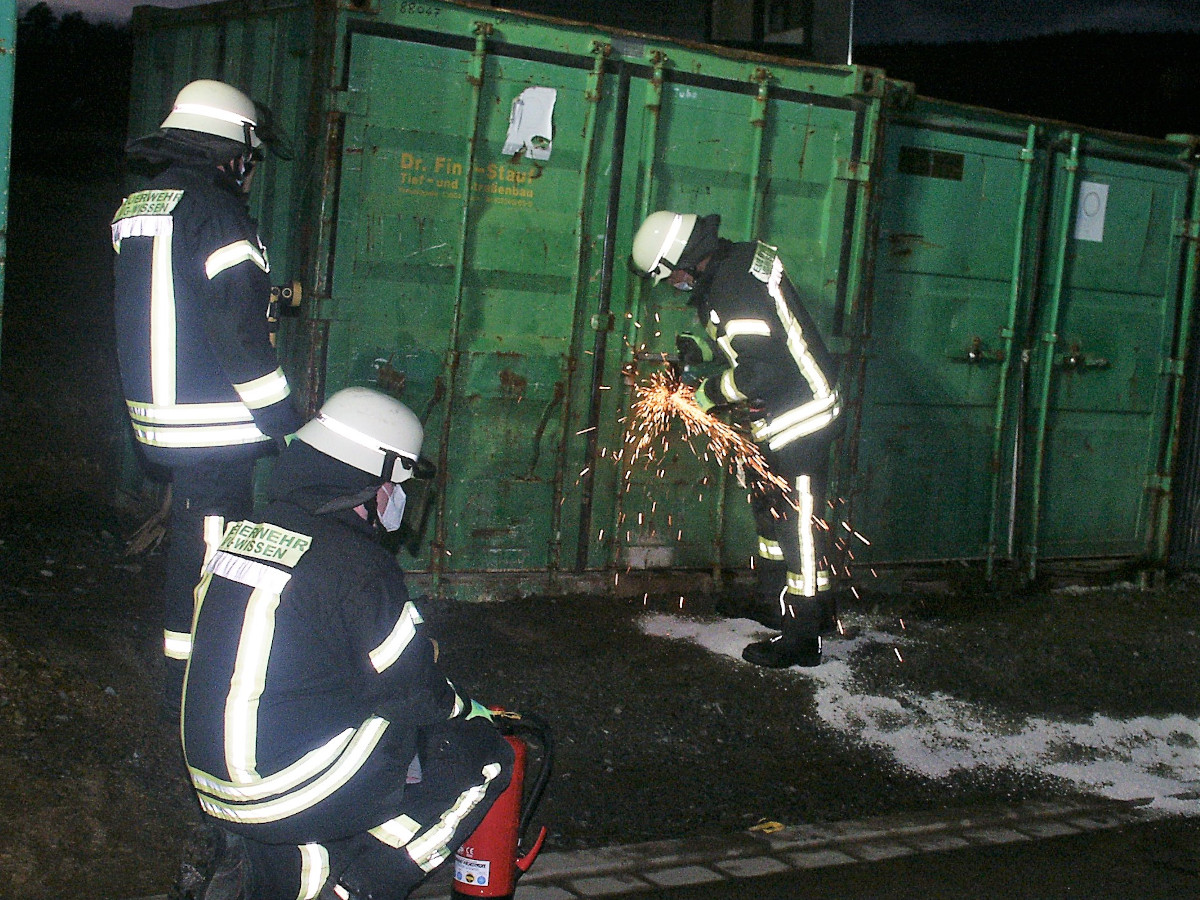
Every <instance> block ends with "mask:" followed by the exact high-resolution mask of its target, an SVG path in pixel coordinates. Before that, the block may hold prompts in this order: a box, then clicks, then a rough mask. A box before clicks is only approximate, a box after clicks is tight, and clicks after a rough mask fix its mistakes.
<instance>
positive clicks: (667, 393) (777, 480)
mask: <svg viewBox="0 0 1200 900" xmlns="http://www.w3.org/2000/svg"><path fill="white" fill-rule="evenodd" d="M630 413H631V417H630V418H631V423H630V434H629V437H628V439H627V440H628V443H629V444H631V445H632V455H631V456H630V459H631V460H634V459H637V458H638V457H639V456H642V455H644V456H645V457H646V459H647V461H648V462H649V461H653V458H654V454H655V453H656V451H657V450H658V445H659V444H660V443H661V444H662V449H663V452H666V448H667V447H668V446H669V445H668V443H667V441H666V440H665V437H666V435H667V433H668V431H669V430H670V428H671V423H672V420H674V419H678V420H679V421H680V423H681V424H682V425H683V429H684V433H685V440H686V441H687V444H688V447H689V448H691V450H692V452H693V453H695V454H696V455H697V456H704V455H705V454H701V453H700V452H698V451H697V450H696V449H695V447H692V442H691V439H692V438H693V437H696V436H698V435H704V437H705V439H706V440H707V441H708V448H709V450H710V451H711V452H712V454H713V455H714V456H715V457H716V459H717V462H718V463H720V464H721V465H723V466H728V467H730V468H733V469H734V470H736V471H739V472H745V473H746V474H747V475H748V476H750V477H749V478H748V481H750V482H751V484H752V485H753V486H754V487H755V488H756V489H758V490H760V491H762V490H766V489H768V488H769V487H775V488H776V489H778V490H780V491H782V492H783V493H784V495H785V496H786V495H787V493H788V483H787V479H785V478H781V477H780V476H778V475H776V474H775V473H774V472H772V471H771V470H770V468H769V467H768V466H767V461H766V460H765V459H764V458H763V455H762V451H760V450H759V449H758V447H756V446H755V445H754V442H753V441H751V440H750V439H749V438H748V437H746V436H745V435H744V434H742V433H741V432H740V431H738V430H736V429H735V428H733V427H731V426H730V425H727V424H726V423H724V422H722V421H721V420H720V419H717V418H715V417H714V416H710V415H709V414H708V413H706V412H705V411H704V410H702V409H701V408H700V406H699V404H698V403H696V395H695V391H694V390H693V389H692V388H690V387H687V386H686V385H684V384H682V383H680V381H679V379H678V378H676V377H675V375H674V374H673V373H671V372H669V371H668V372H655V373H653V374H652V375H651V376H650V377H649V378H648V379H647V380H646V381H645V382H643V383H642V384H639V385H638V386H637V400H636V401H635V402H634V404H633V406H632V407H631V408H630Z"/></svg>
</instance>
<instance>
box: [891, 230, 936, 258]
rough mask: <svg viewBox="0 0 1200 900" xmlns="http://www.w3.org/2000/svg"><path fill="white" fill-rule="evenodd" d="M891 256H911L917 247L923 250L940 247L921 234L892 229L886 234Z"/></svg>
mask: <svg viewBox="0 0 1200 900" xmlns="http://www.w3.org/2000/svg"><path fill="white" fill-rule="evenodd" d="M888 243H889V244H890V245H891V254H892V256H911V255H912V253H913V251H915V250H916V249H918V248H921V249H925V250H937V249H941V247H940V245H938V244H934V243H932V242H931V241H927V240H925V236H924V235H923V234H910V233H906V232H899V231H894V232H892V233H891V234H889V235H888Z"/></svg>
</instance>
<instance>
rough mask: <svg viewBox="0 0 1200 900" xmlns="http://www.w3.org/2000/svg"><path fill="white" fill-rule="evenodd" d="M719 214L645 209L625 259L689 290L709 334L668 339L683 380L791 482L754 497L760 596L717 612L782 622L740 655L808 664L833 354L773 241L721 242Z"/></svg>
mask: <svg viewBox="0 0 1200 900" xmlns="http://www.w3.org/2000/svg"><path fill="white" fill-rule="evenodd" d="M720 223H721V218H720V216H716V215H710V216H704V217H702V218H701V217H697V216H695V215H693V214H691V213H676V212H670V211H659V212H655V213H652V214H651V215H649V216H648V217H647V218H646V221H645V222H643V223H642V225H641V227H640V228H639V229H638V231H637V234H636V235H635V236H634V240H633V253H632V258H633V264H634V266H635V267H636V268H637V269H638V271H639V272H640V273H642V274H643V275H644V276H646V277H649V278H653V279H654V282H655V284H658V283H661V282H662V281H664V280H665V281H666V282H667V283H668V284H670V285H671V286H672V287H674V288H676V289H677V290H681V291H689V292H690V294H689V300H688V302H689V303H690V305H692V306H693V307H694V308H695V310H696V313H697V315H698V316H699V319H700V323H701V324H702V326H703V327H704V328H705V330H706V332H707V339H706V338H705V337H704V336H700V335H693V334H688V333H685V334H682V335H680V336H679V338H678V339H677V346H678V347H679V351H680V353H679V355H680V362H681V363H682V364H683V371H682V378H683V381H684V383H686V384H690V385H692V386H694V387H695V390H696V395H695V396H696V402H697V403H698V404H699V405H700V407H701V408H702V409H705V410H714V409H716V408H720V409H726V408H728V409H730V410H731V411H732V412H733V414H734V415H735V417H737V418H739V419H740V420H742V421H744V422H746V423H747V424H748V426H749V429H750V434H751V437H752V438H753V440H754V442H755V443H756V445H757V446H758V447H759V449H760V450H761V451H762V453H763V456H764V457H765V458H766V461H767V464H768V465H769V466H770V469H771V471H772V472H774V473H775V474H777V475H780V476H782V477H783V478H784V479H786V480H787V483H788V485H789V490H788V492H787V493H786V494H785V493H784V492H783V491H780V490H777V489H772V490H769V491H767V492H758V491H756V492H755V493H754V495H753V496H752V497H751V503H752V507H753V510H754V520H755V526H756V529H757V531H758V558H757V560H756V566H755V571H756V577H757V585H758V587H757V596H756V597H754V598H752V599H750V600H748V601H734V602H733V603H726V604H724V606H723V608H722V611H723V612H726V613H727V614H730V615H738V616H747V617H749V618H753V619H756V620H758V621H759V622H761V623H763V624H765V625H767V626H768V627H771V628H778V629H780V631H781V633H780V634H779V635H776V636H775V637H773V638H771V639H770V640H766V641H760V642H756V643H753V644H750V645H749V646H747V647H746V648H745V649H744V650H743V651H742V656H743V658H744V659H746V660H747V661H749V662H752V663H754V664H756V665H760V666H769V667H772V668H782V667H787V666H793V665H801V666H815V665H818V664H819V663H820V661H821V633H822V631H825V630H828V629H829V628H830V626H831V623H832V622H833V621H834V620H835V615H836V613H835V612H834V603H833V595H832V594H831V593H830V588H831V578H830V565H829V559H828V551H827V548H826V546H825V545H826V530H825V528H824V527H823V523H822V522H820V521H818V518H819V517H820V516H821V514H822V511H823V507H824V504H825V502H826V498H825V494H826V485H827V480H828V471H829V450H830V445H831V442H832V440H833V437H834V427H833V426H834V423H835V420H836V419H837V417H838V414H839V412H840V403H839V400H838V391H837V385H836V370H835V365H834V360H833V357H832V356H831V354H830V353H829V351H828V350H827V349H826V347H825V343H824V341H823V340H822V339H821V335H820V334H819V332H818V331H817V328H816V324H815V323H814V321H813V319H812V316H811V315H810V314H809V312H808V310H807V309H806V308H805V306H804V303H803V302H802V301H801V299H800V295H799V294H798V293H797V291H796V289H795V288H794V287H793V286H792V283H791V281H789V280H788V277H787V274H786V273H785V272H784V268H783V263H782V261H781V260H780V259H779V256H778V254H777V252H776V249H775V248H774V247H771V246H769V245H768V244H764V243H762V242H761V241H747V242H744V243H733V242H731V241H728V240H726V239H724V238H722V237H720V236H719V235H718V228H719V226H720ZM714 346H715V350H714ZM717 352H719V353H720V357H718V356H717ZM822 601H828V602H822Z"/></svg>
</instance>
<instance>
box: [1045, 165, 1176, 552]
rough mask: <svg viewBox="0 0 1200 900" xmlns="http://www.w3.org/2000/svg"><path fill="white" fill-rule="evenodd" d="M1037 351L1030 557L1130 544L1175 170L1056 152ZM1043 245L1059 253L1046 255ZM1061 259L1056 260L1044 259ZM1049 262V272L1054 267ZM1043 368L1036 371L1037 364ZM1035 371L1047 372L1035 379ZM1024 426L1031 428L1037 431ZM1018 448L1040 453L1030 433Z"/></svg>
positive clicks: (1144, 464) (1155, 465)
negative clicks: (1038, 420) (1040, 419)
mask: <svg viewBox="0 0 1200 900" xmlns="http://www.w3.org/2000/svg"><path fill="white" fill-rule="evenodd" d="M1057 162H1058V165H1057V167H1056V175H1055V183H1054V201H1055V211H1054V215H1053V217H1052V223H1051V227H1050V228H1049V229H1048V230H1047V233H1048V235H1049V240H1055V239H1056V237H1057V239H1058V241H1059V244H1058V245H1057V246H1048V247H1047V248H1046V249H1045V253H1046V259H1047V260H1048V261H1049V263H1048V270H1047V271H1048V276H1049V277H1047V278H1046V279H1045V281H1044V284H1043V288H1042V291H1041V294H1040V296H1039V298H1038V301H1039V317H1038V332H1039V337H1040V339H1039V341H1038V345H1039V348H1042V349H1039V351H1038V354H1037V356H1036V357H1035V366H1034V373H1033V377H1032V378H1031V382H1032V384H1033V385H1035V386H1036V385H1040V384H1042V383H1043V382H1048V390H1046V391H1045V393H1043V394H1042V395H1041V396H1038V395H1037V394H1035V399H1034V404H1033V406H1032V411H1033V414H1034V415H1035V416H1038V415H1040V414H1041V412H1042V409H1041V408H1039V404H1044V407H1043V408H1044V410H1045V445H1044V449H1042V450H1041V451H1040V452H1041V453H1042V465H1041V468H1040V470H1038V469H1037V468H1036V466H1037V463H1036V459H1035V460H1034V461H1033V462H1031V463H1030V465H1031V466H1033V467H1034V470H1033V471H1032V472H1031V473H1030V478H1029V479H1028V481H1029V482H1030V483H1032V484H1033V485H1036V487H1035V488H1031V489H1030V491H1029V503H1030V506H1029V510H1028V512H1027V515H1028V516H1029V519H1030V521H1029V524H1028V529H1029V531H1028V534H1029V535H1031V537H1030V539H1029V540H1028V543H1029V546H1028V547H1027V548H1026V552H1027V554H1028V555H1029V557H1030V558H1031V559H1036V558H1039V557H1040V558H1046V557H1089V556H1124V555H1138V554H1141V553H1142V552H1144V551H1146V550H1148V549H1149V545H1150V542H1151V541H1152V539H1153V537H1154V535H1153V531H1154V516H1153V510H1154V504H1153V500H1154V492H1155V491H1157V490H1158V488H1159V475H1160V472H1159V462H1160V459H1161V456H1162V453H1163V441H1164V436H1165V433H1166V429H1167V427H1168V426H1169V424H1170V418H1171V415H1172V413H1171V410H1170V409H1169V396H1170V395H1169V390H1168V389H1169V386H1170V384H1169V379H1170V377H1171V371H1172V367H1171V365H1170V362H1171V357H1172V348H1173V346H1174V340H1175V334H1176V328H1177V316H1178V311H1177V302H1178V297H1179V282H1178V279H1179V277H1180V275H1181V272H1182V266H1181V257H1180V254H1181V253H1182V252H1183V251H1182V247H1183V242H1182V241H1181V240H1180V238H1179V234H1178V232H1177V230H1176V223H1177V222H1179V221H1182V220H1183V219H1184V218H1185V217H1186V209H1187V206H1186V204H1187V196H1188V175H1187V174H1186V173H1185V172H1182V171H1176V170H1172V169H1167V168H1155V167H1153V166H1152V165H1149V164H1147V165H1139V164H1137V163H1135V162H1125V161H1115V160H1112V159H1105V158H1102V157H1099V156H1089V155H1087V154H1086V152H1085V153H1084V154H1083V155H1082V157H1081V159H1080V160H1079V163H1078V168H1077V170H1076V171H1075V172H1074V173H1072V172H1071V171H1070V157H1069V155H1068V154H1066V153H1063V154H1060V155H1059V157H1058V161H1057ZM1056 254H1057V255H1058V257H1056ZM1056 258H1061V260H1062V262H1061V266H1055V265H1052V264H1050V263H1053V261H1055V260H1056ZM1057 269H1061V276H1059V275H1058V274H1057V271H1056V270H1057ZM1047 366H1049V372H1048V373H1047V369H1046V367H1047ZM1047 375H1048V377H1047ZM1036 429H1037V426H1036V424H1033V425H1031V433H1032V434H1033V435H1036V434H1037V430H1036ZM1028 447H1029V450H1030V453H1032V454H1036V453H1038V452H1039V448H1038V444H1037V442H1036V440H1031V441H1030V442H1029V443H1028Z"/></svg>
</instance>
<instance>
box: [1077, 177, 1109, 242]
mask: <svg viewBox="0 0 1200 900" xmlns="http://www.w3.org/2000/svg"><path fill="white" fill-rule="evenodd" d="M1107 209H1108V185H1107V184H1097V183H1096V182H1094V181H1085V182H1083V183H1082V184H1080V185H1079V206H1078V207H1077V208H1076V211H1075V240H1077V241H1097V242H1099V241H1103V240H1104V213H1105V212H1106V211H1107Z"/></svg>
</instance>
